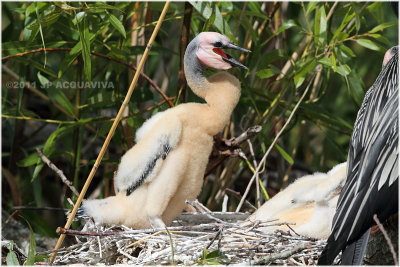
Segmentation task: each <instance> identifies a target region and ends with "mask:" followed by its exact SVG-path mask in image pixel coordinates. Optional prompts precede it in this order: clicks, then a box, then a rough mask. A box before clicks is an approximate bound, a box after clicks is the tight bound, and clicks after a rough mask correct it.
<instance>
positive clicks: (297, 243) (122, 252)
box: [54, 212, 326, 265]
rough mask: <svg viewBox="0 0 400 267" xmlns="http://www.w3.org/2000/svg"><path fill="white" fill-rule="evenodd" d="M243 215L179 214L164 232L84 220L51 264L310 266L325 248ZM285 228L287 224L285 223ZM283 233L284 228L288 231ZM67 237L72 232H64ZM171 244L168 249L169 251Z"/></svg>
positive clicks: (219, 213)
mask: <svg viewBox="0 0 400 267" xmlns="http://www.w3.org/2000/svg"><path fill="white" fill-rule="evenodd" d="M248 215H249V214H248V213H231V212H223V213H221V212H214V213H207V214H189V213H186V214H185V213H184V214H182V215H180V216H179V217H178V218H177V219H176V220H175V221H173V223H172V224H171V226H170V227H168V230H169V233H168V232H167V231H166V230H165V229H146V230H133V229H131V228H128V227H125V226H112V227H104V226H98V225H95V224H94V223H93V222H91V221H88V222H87V223H86V225H85V226H84V228H83V229H82V231H75V233H74V234H73V235H74V237H75V239H76V244H74V245H72V246H69V247H66V248H63V249H60V250H59V251H58V255H57V258H56V260H55V262H54V263H55V264H62V265H63V264H91V265H92V264H107V265H108V264H138V265H155V264H175V265H192V264H217V263H218V264H246V265H247V264H249V265H262V264H287V265H315V264H316V263H317V260H318V255H319V254H320V253H321V251H322V249H323V248H324V246H325V245H326V241H325V240H315V239H310V238H307V237H303V236H299V235H291V234H290V233H289V231H287V232H285V231H276V232H275V233H273V234H267V233H264V232H262V231H260V230H258V229H259V228H261V227H269V226H270V227H273V226H276V225H281V223H279V224H277V223H274V222H273V221H269V222H259V221H257V222H254V223H249V222H247V223H246V224H244V223H243V220H244V219H245V218H247V217H248ZM283 224H285V223H283ZM286 225H288V227H289V224H286ZM288 230H289V228H288ZM67 234H72V233H67ZM171 244H172V247H171Z"/></svg>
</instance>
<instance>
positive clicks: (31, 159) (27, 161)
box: [17, 152, 40, 167]
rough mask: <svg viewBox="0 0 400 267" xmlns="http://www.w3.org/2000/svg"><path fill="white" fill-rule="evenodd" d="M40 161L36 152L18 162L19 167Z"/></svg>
mask: <svg viewBox="0 0 400 267" xmlns="http://www.w3.org/2000/svg"><path fill="white" fill-rule="evenodd" d="M38 162H40V158H39V155H38V154H37V153H36V152H35V153H32V154H30V155H29V156H27V157H26V158H24V159H23V160H20V161H18V162H17V166H18V167H28V166H32V165H34V164H37V163H38Z"/></svg>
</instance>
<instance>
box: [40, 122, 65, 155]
mask: <svg viewBox="0 0 400 267" xmlns="http://www.w3.org/2000/svg"><path fill="white" fill-rule="evenodd" d="M70 129H71V127H68V126H64V127H60V128H58V129H57V130H55V131H54V132H52V133H51V134H50V136H49V138H47V140H46V143H45V144H44V147H43V154H45V155H46V156H47V157H49V156H50V153H49V152H50V150H52V149H54V145H55V142H56V141H57V139H59V138H60V137H62V136H63V135H64V134H66V133H67V132H68V131H69V130H70Z"/></svg>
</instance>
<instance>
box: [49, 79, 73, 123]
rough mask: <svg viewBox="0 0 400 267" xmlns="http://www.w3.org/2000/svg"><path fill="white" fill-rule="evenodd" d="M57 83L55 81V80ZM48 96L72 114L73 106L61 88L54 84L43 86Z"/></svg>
mask: <svg viewBox="0 0 400 267" xmlns="http://www.w3.org/2000/svg"><path fill="white" fill-rule="evenodd" d="M55 82H56V84H57V85H58V84H59V83H57V81H55ZM44 88H45V90H46V92H47V94H48V96H49V97H50V98H51V99H52V100H53V101H55V102H56V103H58V104H59V105H60V106H61V107H63V108H64V109H65V110H66V111H67V112H68V113H69V114H71V115H73V114H74V107H73V105H72V104H71V102H70V101H69V99H68V97H67V96H66V95H65V94H64V92H63V91H62V88H56V87H54V86H44Z"/></svg>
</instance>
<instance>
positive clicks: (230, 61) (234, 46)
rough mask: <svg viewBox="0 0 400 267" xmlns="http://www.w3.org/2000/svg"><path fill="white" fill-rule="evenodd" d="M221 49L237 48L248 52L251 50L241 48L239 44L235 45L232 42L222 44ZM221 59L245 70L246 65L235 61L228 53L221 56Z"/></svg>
mask: <svg viewBox="0 0 400 267" xmlns="http://www.w3.org/2000/svg"><path fill="white" fill-rule="evenodd" d="M222 49H234V50H239V51H242V52H246V53H250V52H251V51H250V50H247V49H244V48H241V47H239V46H237V45H234V44H232V43H229V44H227V45H224V46H223V47H222ZM222 59H223V60H224V61H225V62H227V63H229V64H231V66H232V67H239V68H242V69H246V70H247V67H246V66H245V65H243V64H242V63H240V62H239V61H237V60H236V59H234V58H233V57H231V56H230V55H228V54H225V56H222Z"/></svg>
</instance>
